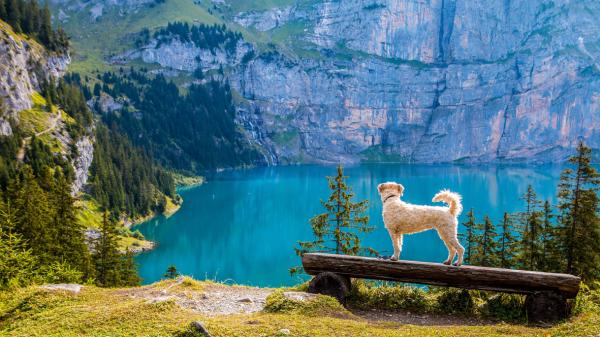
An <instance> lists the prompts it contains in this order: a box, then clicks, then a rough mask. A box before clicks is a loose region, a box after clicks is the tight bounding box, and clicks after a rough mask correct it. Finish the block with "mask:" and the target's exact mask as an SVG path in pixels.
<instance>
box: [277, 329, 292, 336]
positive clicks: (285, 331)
mask: <svg viewBox="0 0 600 337" xmlns="http://www.w3.org/2000/svg"><path fill="white" fill-rule="evenodd" d="M279 334H281V335H285V336H288V335H289V334H290V329H281V330H279Z"/></svg>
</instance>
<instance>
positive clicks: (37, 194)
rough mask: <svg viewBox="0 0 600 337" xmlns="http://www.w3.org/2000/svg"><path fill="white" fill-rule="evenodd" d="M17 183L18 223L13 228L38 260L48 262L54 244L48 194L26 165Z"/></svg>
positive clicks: (16, 204) (15, 198)
mask: <svg viewBox="0 0 600 337" xmlns="http://www.w3.org/2000/svg"><path fill="white" fill-rule="evenodd" d="M17 184H18V185H17V186H18V187H17V191H16V195H15V197H14V200H15V207H16V208H17V212H18V217H17V223H18V225H17V227H16V228H15V230H16V232H18V233H20V234H21V235H22V236H23V239H24V240H26V241H27V245H28V246H29V247H30V248H32V249H33V252H34V254H35V255H37V256H38V257H39V258H40V260H41V261H40V262H42V263H48V262H50V261H51V259H52V251H53V245H54V243H53V242H52V237H53V234H52V230H53V227H52V226H51V225H50V224H51V220H52V216H53V214H52V209H51V207H50V204H49V200H48V195H47V193H46V192H45V191H44V190H43V189H42V188H40V186H39V184H38V182H37V181H36V179H35V177H34V175H33V171H32V169H31V167H30V166H28V165H27V166H24V167H23V168H22V169H21V178H20V179H19V182H18V183H17Z"/></svg>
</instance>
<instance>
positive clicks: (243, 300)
mask: <svg viewBox="0 0 600 337" xmlns="http://www.w3.org/2000/svg"><path fill="white" fill-rule="evenodd" d="M238 302H241V303H254V301H253V300H252V299H251V298H250V297H244V298H241V299H239V300H238Z"/></svg>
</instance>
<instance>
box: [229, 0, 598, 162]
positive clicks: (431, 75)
mask: <svg viewBox="0 0 600 337" xmlns="http://www.w3.org/2000/svg"><path fill="white" fill-rule="evenodd" d="M598 14H600V4H599V3H598V2H595V1H577V2H574V1H540V0H538V1H525V0H523V1H519V0H512V1H510V0H507V1H486V0H481V1H478V0H469V1H460V0H456V1H453V0H432V1H413V0H404V1H392V0H389V1H382V0H378V1H325V2H322V3H319V4H317V5H314V6H313V7H312V12H310V13H309V15H307V17H309V18H310V22H309V23H308V24H307V27H308V28H307V29H306V31H305V34H304V36H303V38H304V40H305V41H308V42H311V43H313V44H314V45H316V46H317V47H316V49H317V50H319V51H320V52H321V55H325V57H322V58H316V59H315V58H296V59H293V58H289V57H283V56H281V57H276V58H274V59H269V60H265V59H261V58H258V59H256V60H254V61H252V62H251V63H249V64H248V65H247V66H246V67H244V68H242V69H241V70H240V71H239V72H238V73H236V74H235V75H234V76H232V82H233V83H234V85H235V87H236V88H238V89H239V91H240V93H241V94H242V95H243V96H244V97H246V98H247V99H248V101H249V104H250V105H252V106H254V107H256V108H258V110H259V111H261V115H262V116H261V117H262V119H263V120H264V123H263V125H264V126H265V128H266V129H267V133H269V134H271V135H275V136H276V137H277V136H278V135H283V137H279V138H274V140H275V142H274V143H275V144H276V145H278V146H276V148H277V151H278V154H279V155H280V156H281V157H283V158H294V157H297V158H301V159H304V160H307V159H308V160H317V161H338V160H341V161H353V160H357V159H359V158H363V159H371V160H384V161H385V160H394V161H396V160H403V161H411V162H412V161H415V162H447V161H477V162H479V161H495V160H501V161H560V160H563V159H564V158H565V156H567V155H568V154H569V153H571V152H572V149H573V147H574V146H575V144H576V142H577V141H578V140H579V139H583V140H585V141H586V142H587V143H588V144H589V145H591V146H592V147H594V148H598V147H600V132H599V131H600V106H599V103H600V93H599V89H600V68H599V67H598V61H597V59H599V58H600V48H599V47H600V40H598V32H600V24H598V22H597V20H595V19H594V18H595V17H597V15H598ZM256 17H257V16H255V18H256ZM265 17H267V18H270V16H265ZM253 24H254V25H258V26H259V27H269V26H272V25H270V24H261V23H256V22H253ZM328 51H331V52H329V53H328ZM329 55H334V56H333V57H329ZM339 55H348V56H347V57H346V58H340V57H339ZM336 56H337V57H336ZM277 140H279V141H277ZM298 155H300V156H298Z"/></svg>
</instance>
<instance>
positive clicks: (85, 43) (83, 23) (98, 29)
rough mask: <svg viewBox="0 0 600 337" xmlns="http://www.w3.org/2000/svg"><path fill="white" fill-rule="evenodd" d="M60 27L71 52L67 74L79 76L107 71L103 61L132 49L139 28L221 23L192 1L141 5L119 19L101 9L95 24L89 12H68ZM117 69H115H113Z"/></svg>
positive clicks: (112, 10)
mask: <svg viewBox="0 0 600 337" xmlns="http://www.w3.org/2000/svg"><path fill="white" fill-rule="evenodd" d="M68 14H69V15H70V18H69V20H68V21H67V22H66V23H64V28H65V29H66V30H67V32H68V33H69V34H70V36H71V38H72V43H73V49H74V51H75V52H74V58H73V61H74V62H73V64H72V65H71V67H70V71H73V72H79V73H81V74H83V75H85V74H90V73H92V72H93V71H94V70H96V69H98V70H101V71H104V70H110V69H112V68H114V67H113V66H111V65H109V64H107V63H106V60H107V59H109V58H110V57H111V56H113V55H117V54H119V53H122V52H124V51H126V50H129V49H133V40H134V39H133V38H131V35H132V34H135V33H137V32H139V31H141V30H142V29H143V28H149V29H150V30H153V29H155V28H157V27H162V26H166V25H167V23H169V22H172V21H185V22H190V23H192V22H202V23H206V24H213V23H222V22H221V20H220V19H218V18H217V17H215V16H212V15H211V14H209V13H208V12H207V11H206V10H205V9H204V8H203V7H202V6H198V5H196V4H194V2H193V0H168V1H166V2H165V3H163V4H160V5H155V6H154V7H149V6H143V7H142V8H140V9H139V10H138V11H136V12H132V13H129V14H127V15H124V16H121V15H120V14H119V9H118V8H115V7H109V6H107V8H105V12H104V14H103V15H102V16H101V17H100V18H99V19H98V21H97V22H90V16H89V12H88V11H87V10H80V11H77V12H69V13H68ZM117 67H118V66H117Z"/></svg>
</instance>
